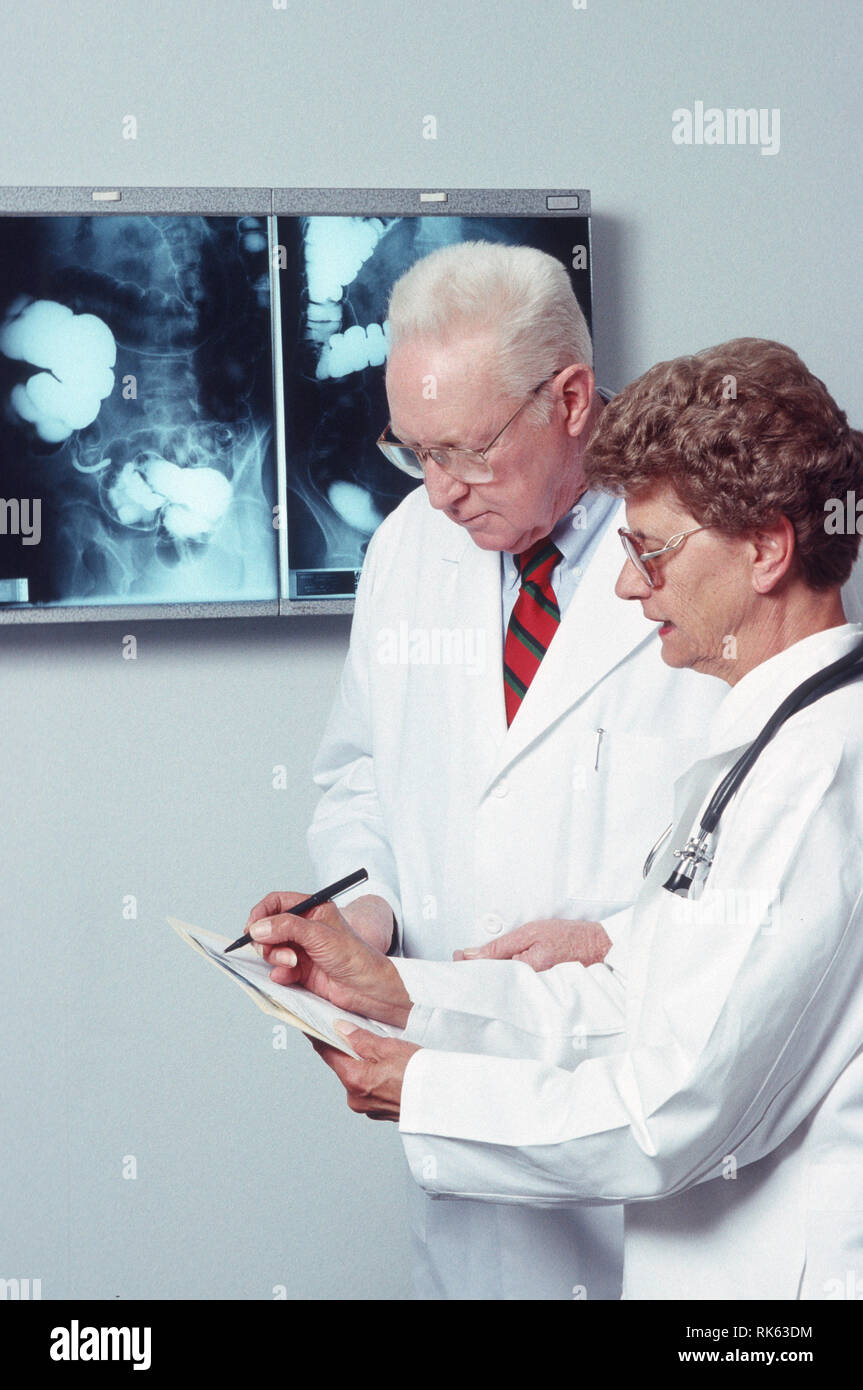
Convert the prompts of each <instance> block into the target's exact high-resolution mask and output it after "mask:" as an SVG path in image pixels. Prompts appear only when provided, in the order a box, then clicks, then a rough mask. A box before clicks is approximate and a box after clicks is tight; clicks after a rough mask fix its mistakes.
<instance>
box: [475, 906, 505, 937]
mask: <svg viewBox="0 0 863 1390" xmlns="http://www.w3.org/2000/svg"><path fill="white" fill-rule="evenodd" d="M480 926H481V927H482V928H483V930H484V931H487V932H488V934H489V936H500V933H501V932H502V931H503V918H502V917H498V915H497V913H496V912H487V913H486V914H485V916H484V917H481V918H480Z"/></svg>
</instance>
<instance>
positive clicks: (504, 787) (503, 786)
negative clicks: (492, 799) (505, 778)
mask: <svg viewBox="0 0 863 1390" xmlns="http://www.w3.org/2000/svg"><path fill="white" fill-rule="evenodd" d="M494 794H495V796H508V795H509V783H508V782H498V783H497V785H496V786H495V788H494Z"/></svg>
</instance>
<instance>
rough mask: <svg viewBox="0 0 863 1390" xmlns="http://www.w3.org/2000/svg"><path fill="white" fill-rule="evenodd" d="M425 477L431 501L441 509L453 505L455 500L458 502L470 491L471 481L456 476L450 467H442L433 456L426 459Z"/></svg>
mask: <svg viewBox="0 0 863 1390" xmlns="http://www.w3.org/2000/svg"><path fill="white" fill-rule="evenodd" d="M423 478H424V480H425V485H426V491H427V492H428V497H429V502H430V503H431V504H432V506H433V507H436V508H437V509H438V510H439V511H442V510H443V509H444V508H445V507H451V506H452V504H453V503H454V502H458V501H459V500H460V499H461V498H462V497H466V496H467V494H468V493H469V492H470V483H464V482H462V481H461V479H460V478H454V477H453V475H452V473H450V472H449V470H448V469H446V468H441V466H440V464H439V463H435V461H434V459H431V458H430V459H427V460H426V463H425V465H424V467H423Z"/></svg>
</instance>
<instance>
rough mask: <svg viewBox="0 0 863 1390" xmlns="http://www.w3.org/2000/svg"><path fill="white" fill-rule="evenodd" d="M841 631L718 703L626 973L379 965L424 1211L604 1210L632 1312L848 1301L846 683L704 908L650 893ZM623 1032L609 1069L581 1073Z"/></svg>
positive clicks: (858, 959) (806, 644) (724, 843)
mask: <svg viewBox="0 0 863 1390" xmlns="http://www.w3.org/2000/svg"><path fill="white" fill-rule="evenodd" d="M861 637H863V627H861V626H858V625H851V624H848V625H846V626H844V627H841V628H836V629H832V630H830V631H827V632H823V633H818V634H816V635H814V636H812V637H809V638H806V639H804V640H803V641H801V642H798V643H797V644H796V645H795V646H793V647H790V648H788V649H787V650H786V651H784V652H782V653H780V654H779V655H777V656H776V657H774V658H772V659H771V660H769V661H768V662H765V663H764V664H763V665H762V666H760V667H757V668H756V669H755V670H754V671H752V672H750V673H749V675H747V676H746V677H745V678H744V679H743V681H741V682H740V683H739V684H738V685H737V686H735V687H734V688H733V689H732V690H731V691H730V692H729V693H728V695H727V697H726V700H725V702H724V703H723V705H722V707H721V709H720V711H719V714H718V716H717V718H716V721H715V724H714V728H713V730H712V737H711V741H710V746H709V750H708V755H707V756H705V757H704V758H702V759H701V760H699V761H698V762H696V763H695V764H694V766H693V767H692V768H691V769H690V770H689V772H688V773H686V774H685V775H684V776H683V777H681V778H680V779H679V780H678V782H677V785H676V788H675V821H676V828H675V830H674V832H673V835H672V836H671V838H670V840H669V841H668V842H667V844H666V847H665V850H664V852H663V853H662V854H661V855H660V856H659V857H658V859H657V862H656V863H655V864H654V866H653V869H652V871H651V874H650V877H649V879H648V881H647V883H646V884H645V886H644V889H643V891H642V893H641V895H640V897H639V899H638V901H637V903H636V905H635V907H634V908H633V909H632V922H631V932H630V950H629V957H628V959H625V958H624V957H623V955H622V953H621V952H618V951H615V952H613V953H612V955H611V956H610V957H609V959H608V963H606V964H603V965H598V966H592V967H590V968H589V969H587V970H584V969H583V968H582V967H580V966H577V965H560V966H556V967H555V968H554V969H552V970H551V971H548V972H546V973H545V974H539V975H537V974H534V973H533V972H532V971H531V970H530V969H528V968H527V967H524V966H521V965H519V964H517V963H514V962H465V963H462V964H455V965H450V966H448V967H445V966H442V965H439V964H434V963H431V964H430V963H424V962H420V961H399V962H398V963H397V964H398V968H399V970H400V971H401V973H402V975H403V978H404V980H405V983H406V984H407V986H408V989H409V991H410V994H411V997H412V999H413V1000H414V1001H415V1004H416V1007H415V1009H414V1010H413V1012H412V1014H411V1018H410V1020H409V1030H408V1036H410V1037H411V1038H412V1039H413V1040H414V1041H417V1042H421V1043H423V1044H424V1048H423V1050H422V1051H420V1052H418V1053H416V1054H415V1055H414V1056H413V1057H412V1058H411V1060H410V1062H409V1064H408V1068H407V1072H406V1075H405V1084H404V1090H403V1098H402V1115H401V1122H400V1128H401V1131H402V1135H403V1138H404V1141H405V1147H406V1150H407V1153H408V1157H409V1161H410V1164H411V1169H412V1172H413V1174H414V1177H415V1178H416V1180H417V1182H418V1183H420V1184H421V1185H422V1186H423V1187H424V1188H425V1189H426V1191H428V1192H429V1193H431V1194H438V1195H443V1194H459V1195H462V1196H465V1195H469V1196H471V1197H474V1198H483V1199H486V1200H489V1199H490V1200H492V1201H495V1202H505V1201H510V1202H516V1203H522V1202H529V1203H536V1202H539V1203H543V1204H554V1205H559V1206H560V1207H564V1206H566V1204H568V1203H571V1202H573V1201H578V1202H585V1203H608V1202H619V1201H622V1202H624V1203H626V1204H627V1206H626V1207H625V1265H624V1268H625V1273H624V1296H625V1297H628V1298H669V1299H671V1298H727V1299H746V1298H782V1299H793V1298H798V1297H800V1298H841V1297H849V1296H850V1297H856V1298H860V1297H861V1296H863V683H856V684H852V685H850V686H848V687H846V688H845V689H843V690H840V691H837V692H835V693H833V694H831V695H828V696H826V697H825V698H824V699H822V700H821V701H819V702H817V703H815V704H813V705H812V706H810V707H809V708H808V709H807V710H805V711H803V712H801V713H799V714H797V715H795V716H794V717H793V718H792V719H790V720H789V721H788V722H787V723H786V724H785V725H784V726H783V728H782V729H781V730H780V731H779V733H778V734H777V735H776V736H775V738H774V740H773V741H772V743H771V744H769V745H768V747H767V748H766V750H765V751H764V752H763V753H762V755H761V757H760V759H759V761H758V762H757V763H756V765H755V767H754V769H753V770H752V771H751V772H750V774H749V776H748V778H747V779H746V781H745V782H744V783H743V786H742V787H741V789H740V791H739V792H738V793H737V795H736V797H735V799H734V800H733V802H732V803H731V804H730V806H729V807H728V808H727V809H726V811H725V813H724V816H723V818H722V821H721V824H720V828H719V833H718V836H717V840H716V853H715V860H714V863H713V867H712V870H711V873H710V877H709V879H708V881H707V885H706V887H705V888H704V891H703V893H702V895H701V896H700V897H698V898H695V899H693V900H685V899H680V898H676V897H674V896H672V895H671V894H670V893H668V892H667V891H666V890H665V889H664V887H663V886H662V885H663V883H664V882H665V880H666V878H667V876H668V874H669V872H670V871H671V868H672V867H673V864H674V862H675V861H674V860H673V857H672V851H673V849H674V848H679V847H680V846H682V845H683V844H684V843H685V841H686V839H687V838H688V837H689V834H690V832H691V829H692V828H693V825H694V824H695V822H696V819H697V816H698V814H699V813H700V810H701V808H702V805H703V804H704V803H705V801H706V799H707V798H708V796H709V794H710V793H711V792H712V790H713V789H714V787H715V785H716V783H717V782H718V780H719V778H720V777H721V776H722V774H723V773H724V772H725V771H726V770H727V768H728V767H729V766H730V765H731V764H732V762H733V761H734V760H735V758H736V756H737V755H738V753H739V752H740V751H741V749H742V747H743V746H745V745H746V744H748V743H749V742H750V741H751V740H752V739H753V738H754V737H755V735H756V734H757V733H758V732H759V730H760V728H761V727H762V725H763V723H764V722H765V721H766V719H767V718H768V717H769V715H770V714H771V713H772V712H773V710H774V709H775V708H776V707H777V706H778V705H779V704H780V702H781V701H782V699H783V698H784V696H785V695H786V694H787V693H789V692H790V691H791V690H792V689H793V688H794V687H795V686H796V685H797V684H798V683H799V682H800V681H802V680H804V679H805V678H806V677H807V676H808V675H810V674H812V673H813V672H814V671H816V670H817V669H819V668H821V667H823V666H826V665H827V664H829V663H830V662H831V661H834V660H836V659H837V658H838V657H839V656H841V655H844V654H845V652H846V651H848V650H850V648H851V647H852V646H853V645H854V643H855V642H857V641H859V640H860V638H861ZM645 848H647V846H646V845H645ZM615 957H616V959H615ZM612 967H614V968H612ZM621 1015H622V1017H623V1020H624V1027H625V1035H624V1041H623V1048H622V1050H620V1051H617V1052H615V1053H613V1054H610V1055H609V1054H606V1055H592V1054H593V1038H594V1034H595V1035H596V1036H598V1038H599V1039H600V1041H601V1040H602V1038H603V1037H604V1036H607V1034H608V1032H609V1030H610V1029H611V1028H613V1026H614V1020H615V1017H618V1016H621ZM432 1048H440V1049H447V1050H446V1051H433V1050H427V1049H432ZM454 1049H457V1050H454ZM487 1053H502V1054H504V1055H503V1056H489V1055H480V1054H487ZM573 1053H576V1054H578V1055H580V1056H581V1057H582V1058H583V1059H584V1060H582V1061H581V1063H580V1065H577V1066H576V1068H575V1069H574V1070H573V1069H572V1061H571V1059H572V1055H573ZM513 1055H520V1056H521V1057H523V1058H525V1059H526V1060H519V1061H512V1060H508V1057H511V1056H513ZM537 1059H539V1060H537ZM851 1289H853V1290H856V1292H851V1293H849V1290H851Z"/></svg>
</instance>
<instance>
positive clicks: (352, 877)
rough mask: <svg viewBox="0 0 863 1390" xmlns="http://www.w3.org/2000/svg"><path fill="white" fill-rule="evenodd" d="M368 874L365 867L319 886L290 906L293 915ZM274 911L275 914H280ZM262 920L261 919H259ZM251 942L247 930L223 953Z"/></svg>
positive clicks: (317, 905)
mask: <svg viewBox="0 0 863 1390" xmlns="http://www.w3.org/2000/svg"><path fill="white" fill-rule="evenodd" d="M367 878H368V874H367V873H366V870H365V869H357V870H356V872H355V873H352V874H348V876H347V878H340V879H339V880H338V882H337V883H331V884H330V885H329V886H328V887H327V888H321V889H319V891H318V892H317V893H313V894H312V896H311V897H310V898H304V899H303V901H302V902H301V903H297V905H296V907H292V908H291V912H292V913H293V914H294V916H295V917H300V916H302V914H303V913H304V912H310V911H311V909H312V908H313V907H320V905H321V903H328V902H329V901H330V899H331V898H335V897H336V896H337V895H338V894H339V893H346V892H347V890H348V889H349V888H353V887H355V886H356V884H358V883H365V881H366V879H367ZM280 915H281V914H280V913H278V912H277V913H276V916H277V917H278V916H280ZM261 920H263V919H261ZM250 944H252V938H251V937H250V936H249V933H248V932H247V931H245V932H243V935H242V936H238V937H237V939H236V941H232V942H231V944H230V946H226V947H225V949H224V952H223V955H227V954H228V952H229V951H236V950H237V949H238V947H240V946H248V945H250Z"/></svg>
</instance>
